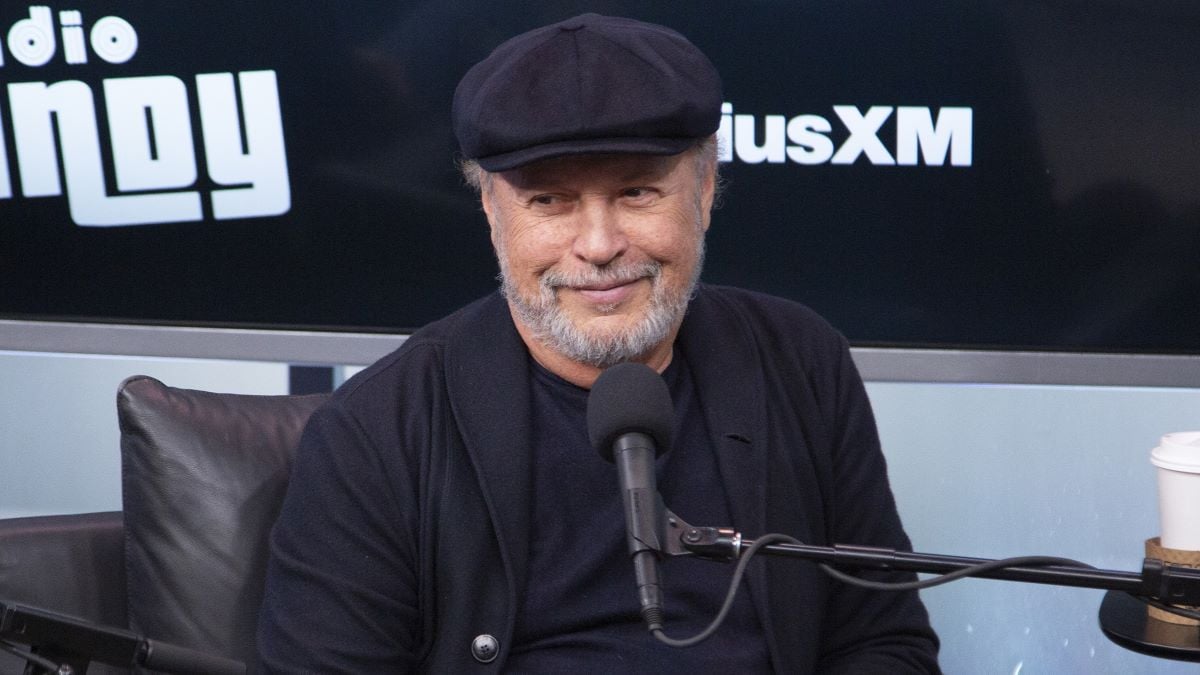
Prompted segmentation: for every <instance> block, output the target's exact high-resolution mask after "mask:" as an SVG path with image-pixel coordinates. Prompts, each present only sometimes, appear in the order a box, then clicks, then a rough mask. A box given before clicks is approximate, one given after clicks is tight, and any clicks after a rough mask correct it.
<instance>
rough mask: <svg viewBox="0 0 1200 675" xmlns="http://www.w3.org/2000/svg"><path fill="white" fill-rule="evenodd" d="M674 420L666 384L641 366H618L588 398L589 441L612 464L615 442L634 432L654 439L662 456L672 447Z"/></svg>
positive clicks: (598, 381) (598, 382)
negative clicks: (625, 434)
mask: <svg viewBox="0 0 1200 675" xmlns="http://www.w3.org/2000/svg"><path fill="white" fill-rule="evenodd" d="M674 417H675V408H674V406H673V405H672V404H671V394H670V392H668V391H667V383H666V381H665V380H663V379H662V377H661V376H659V374H658V373H656V372H654V370H653V369H651V368H650V367H649V366H646V365H644V364H641V363H618V364H617V365H615V366H612V367H611V368H608V369H606V370H605V371H604V372H602V373H600V377H599V378H597V379H596V383H595V384H594V385H592V391H591V393H590V394H589V395H588V404H587V426H588V438H589V439H590V440H591V442H592V447H594V448H595V449H596V452H599V453H600V456H601V457H603V458H605V459H607V460H608V461H610V462H611V461H612V459H613V448H612V445H613V441H615V440H616V439H617V436H620V435H621V434H623V433H628V432H630V431H636V432H641V433H644V434H646V435H648V436H650V437H651V438H653V439H654V446H655V449H656V452H657V453H658V454H662V452H663V451H664V450H666V449H667V448H669V447H671V426H672V424H673V421H674Z"/></svg>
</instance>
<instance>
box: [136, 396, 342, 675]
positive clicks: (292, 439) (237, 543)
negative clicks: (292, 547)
mask: <svg viewBox="0 0 1200 675" xmlns="http://www.w3.org/2000/svg"><path fill="white" fill-rule="evenodd" d="M326 398H328V395H327V394H315V395H308V396H253V395H244V394H218V393H211V392H204V391H194V390H188V389H177V388H174V387H169V386H167V385H165V384H163V383H161V382H159V381H158V380H155V379H153V378H150V377H145V376H137V377H132V378H129V379H128V380H126V381H125V382H123V383H122V384H121V387H120V389H119V390H118V393H117V414H118V419H119V422H120V428H121V480H122V500H123V505H124V521H125V572H126V585H127V593H128V600H129V602H128V613H129V625H130V628H131V629H132V630H134V631H135V632H138V633H141V634H143V635H145V636H147V637H150V638H154V639H158V640H162V641H164V642H169V643H173V644H176V645H180V646H185V647H191V648H193V649H198V650H201V651H204V652H207V653H210V654H217V655H221V656H226V657H229V658H233V659H238V660H240V661H243V662H245V663H246V664H248V665H249V664H253V663H254V662H255V661H256V658H257V657H256V650H255V639H254V634H255V625H256V622H257V615H258V608H259V605H260V604H261V602H262V593H263V583H264V578H265V575H266V563H267V554H268V535H269V533H270V529H271V526H272V524H273V523H274V522H275V519H276V517H277V516H278V514H279V509H280V506H281V504H282V502H283V495H284V491H285V489H286V487H287V481H288V475H289V472H290V469H291V462H292V457H293V454H294V451H295V448H296V446H297V444H298V442H299V439H300V433H301V431H302V430H303V428H304V425H305V423H306V422H307V420H308V417H309V415H310V414H311V413H312V412H313V410H315V409H316V408H317V407H318V406H319V405H320V404H321V403H323V402H324V401H325V400H326Z"/></svg>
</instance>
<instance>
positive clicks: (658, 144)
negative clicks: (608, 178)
mask: <svg viewBox="0 0 1200 675" xmlns="http://www.w3.org/2000/svg"><path fill="white" fill-rule="evenodd" d="M451 114H452V117H453V122H454V133H455V135H456V136H457V137H458V144H459V148H460V149H461V151H462V154H463V156H464V157H466V158H467V159H474V160H476V161H478V162H479V165H480V166H482V167H483V168H484V169H485V170H487V171H504V170H506V169H513V168H516V167H519V166H522V165H524V164H528V163H530V162H535V161H538V160H541V159H548V158H550V157H560V156H563V155H575V154H589V153H644V154H655V155H674V154H677V153H680V152H683V151H684V150H686V149H688V148H689V147H691V146H692V145H694V144H695V143H696V142H697V141H698V140H699V139H701V138H704V137H707V136H710V135H711V134H713V133H714V132H716V130H717V126H718V124H719V123H720V119H721V80H720V77H719V76H718V75H717V71H716V69H715V68H714V67H713V65H712V63H711V62H710V61H709V60H708V58H707V57H705V56H704V54H702V53H701V52H700V50H699V49H697V48H696V46H695V45H693V44H692V43H691V42H688V40H687V38H685V37H683V36H682V35H680V34H679V33H676V32H675V31H673V30H671V29H669V28H664V27H663V26H657V25H654V24H649V23H643V22H641V21H635V20H633V19H623V18H618V17H608V16H600V15H599V14H584V15H581V16H577V17H575V18H572V19H567V20H566V21H561V22H559V23H556V24H552V25H549V26H544V27H542V28H537V29H534V30H532V31H529V32H528V33H522V34H521V35H518V36H517V37H514V38H512V39H511V40H508V41H507V42H505V43H504V44H502V45H500V46H499V47H497V48H496V49H495V50H494V51H493V52H492V53H491V55H489V56H488V57H487V58H486V59H484V60H483V61H480V62H479V63H477V64H475V66H474V67H473V68H471V70H470V71H468V72H467V74H466V76H464V77H463V79H462V81H461V82H459V83H458V89H457V90H456V91H455V92H454V106H453V110H452V113H451Z"/></svg>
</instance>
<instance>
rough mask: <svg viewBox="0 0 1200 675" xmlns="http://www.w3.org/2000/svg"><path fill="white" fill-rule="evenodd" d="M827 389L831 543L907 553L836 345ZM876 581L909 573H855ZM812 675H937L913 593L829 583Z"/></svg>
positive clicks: (855, 382) (860, 402)
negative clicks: (819, 653)
mask: <svg viewBox="0 0 1200 675" xmlns="http://www.w3.org/2000/svg"><path fill="white" fill-rule="evenodd" d="M833 365H834V366H835V367H834V370H833V373H832V378H831V380H830V381H827V384H828V385H829V386H830V390H829V391H828V392H827V393H826V395H829V396H832V400H833V402H834V405H833V406H831V407H827V408H826V411H827V414H831V419H830V425H829V427H828V429H829V430H830V432H831V433H830V441H831V443H832V446H833V447H832V457H833V485H834V496H833V509H832V510H833V518H832V521H831V530H832V531H831V534H832V541H833V543H838V544H861V545H868V546H882V547H889V548H895V549H899V550H906V551H907V550H911V544H910V543H909V540H908V536H907V535H906V534H905V533H904V529H903V527H902V525H901V522H900V517H899V514H898V513H897V511H896V504H895V500H894V498H893V496H892V491H891V488H890V486H889V484H888V478H887V466H886V463H885V461H884V457H883V453H882V452H881V450H880V444H879V437H878V433H877V430H876V427H875V419H874V415H873V413H872V411H871V405H870V401H869V400H868V399H867V394H866V389H865V387H864V386H863V382H862V379H861V377H860V376H859V374H858V371H857V369H856V368H855V366H854V363H853V361H852V360H851V357H850V352H849V348H848V347H847V345H846V344H845V341H844V340H842V341H841V345H840V350H839V352H838V357H837V359H836V360H835V361H834V362H833ZM855 574H857V575H859V576H862V577H864V578H870V579H874V580H881V581H909V580H912V579H914V578H915V575H913V574H911V573H896V572H893V573H887V572H855ZM832 583H833V584H834V589H833V592H832V593H831V594H830V596H829V597H830V602H829V607H828V609H827V612H828V613H827V618H828V623H827V625H826V632H825V636H824V640H823V641H822V642H823V653H822V659H821V661H820V667H819V669H818V670H819V672H822V673H876V672H888V673H937V672H940V671H939V668H938V664H937V649H938V640H937V637H936V635H935V634H934V633H933V630H932V629H931V628H930V626H929V618H928V615H927V613H926V611H925V608H924V606H923V605H922V604H921V602H920V600H919V599H918V596H917V593H916V592H915V591H904V592H895V591H871V590H865V589H861V588H858V587H854V586H849V585H846V584H842V583H840V582H832Z"/></svg>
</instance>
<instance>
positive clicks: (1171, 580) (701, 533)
mask: <svg viewBox="0 0 1200 675" xmlns="http://www.w3.org/2000/svg"><path fill="white" fill-rule="evenodd" d="M664 515H665V517H664V519H663V527H664V529H665V531H666V532H667V536H665V537H664V538H663V541H664V543H665V547H664V548H665V550H664V551H661V553H663V554H664V555H667V556H677V555H696V556H700V557H703V558H707V559H710V560H721V561H725V562H730V561H734V560H737V559H738V557H740V555H741V553H742V551H745V550H746V549H748V548H750V547H751V546H753V545H754V541H753V540H747V539H743V538H742V536H741V534H740V533H738V532H736V531H734V530H732V529H730V528H718V527H693V526H691V525H688V524H687V523H685V522H683V521H682V520H681V519H680V518H679V517H678V516H676V515H675V514H673V513H671V512H670V511H669V510H666V509H664ZM760 552H762V553H769V554H771V555H779V556H786V557H791V558H801V559H804V560H811V561H814V562H823V563H826V564H829V565H834V566H838V567H854V568H859V569H876V570H902V571H907V572H924V573H927V574H946V573H949V572H957V571H960V570H968V569H970V568H973V567H978V566H981V565H987V564H989V563H995V562H998V561H997V560H995V559H988V558H967V557H962V556H948V555H939V554H931V553H910V552H907V551H897V550H895V549H890V548H879V547H873V546H853V545H845V544H837V545H834V546H811V545H807V544H767V545H765V546H763V547H762V548H761V549H760ZM968 576H977V577H981V578H987V579H1001V580H1005V581H1021V582H1026V583H1035V584H1050V585H1054V586H1075V587H1082V588H1098V589H1103V590H1110V591H1124V592H1126V593H1130V594H1132V595H1138V596H1144V597H1151V598H1156V599H1158V600H1160V601H1162V602H1164V603H1167V604H1172V605H1200V569H1193V568H1190V567H1181V566H1178V565H1170V564H1167V563H1164V562H1163V561H1161V560H1157V559H1155V558H1145V559H1144V560H1143V561H1142V571H1141V572H1140V573H1138V572H1122V571H1115V570H1103V569H1096V568H1093V567H1084V566H1071V565H1033V566H1027V565H1014V566H1005V567H998V568H991V569H985V570H981V571H979V572H976V573H971V574H968Z"/></svg>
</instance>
